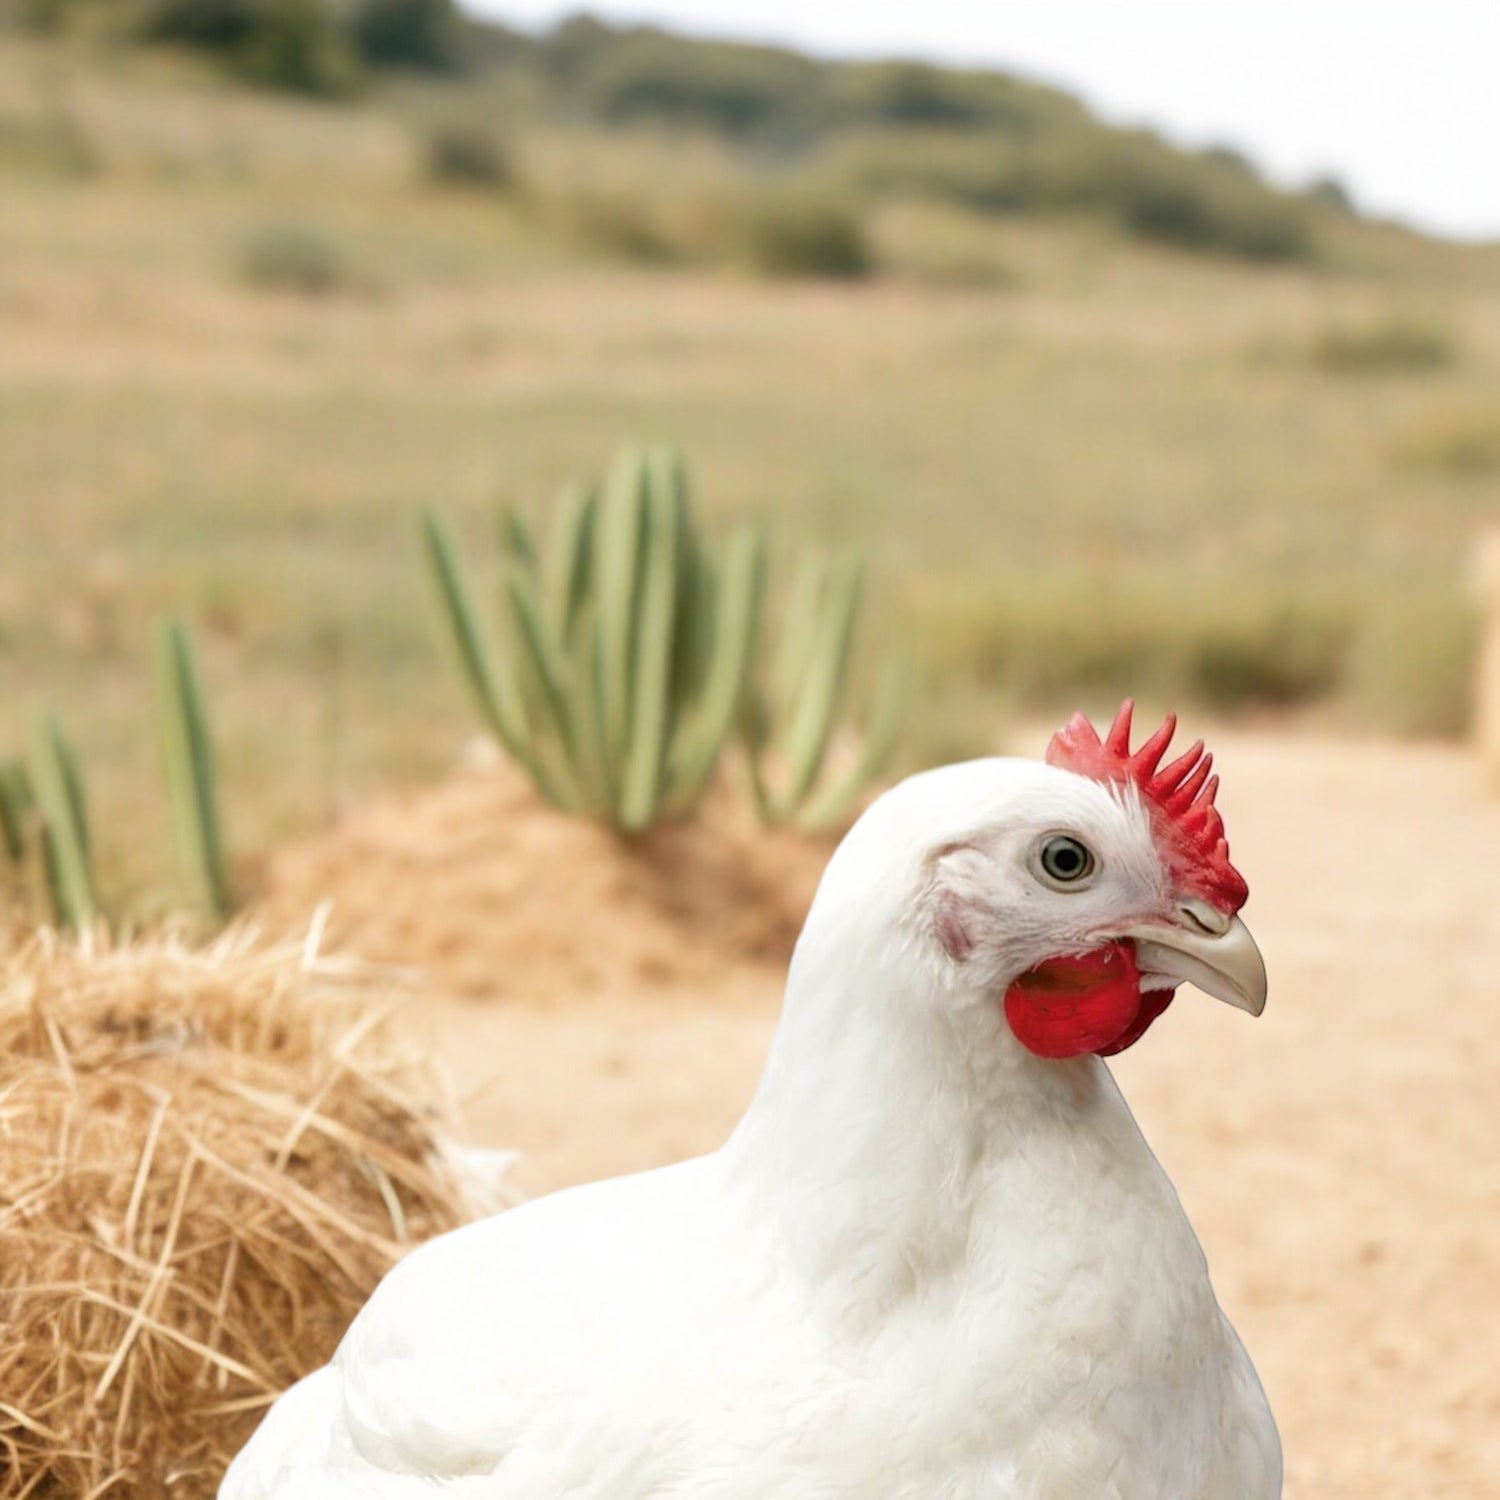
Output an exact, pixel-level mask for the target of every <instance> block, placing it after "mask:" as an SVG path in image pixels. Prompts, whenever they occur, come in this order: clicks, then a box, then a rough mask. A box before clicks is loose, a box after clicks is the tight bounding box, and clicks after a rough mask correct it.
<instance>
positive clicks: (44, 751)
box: [30, 712, 98, 932]
mask: <svg viewBox="0 0 1500 1500" xmlns="http://www.w3.org/2000/svg"><path fill="white" fill-rule="evenodd" d="M30 781H31V787H32V792H33V795H34V796H35V798H36V806H37V810H38V811H39V813H40V815H41V836H42V860H43V864H44V867H45V869H46V875H47V889H48V892H49V894H50V896H51V898H52V908H53V911H54V913H55V914H56V917H57V920H58V922H59V923H61V924H62V925H63V926H65V927H71V928H73V929H75V930H76V931H79V932H84V931H87V930H88V929H89V928H90V927H92V926H93V923H94V918H95V917H96V915H97V914H98V903H97V902H96V900H95V898H94V883H93V877H92V875H91V874H90V870H89V843H88V811H87V806H86V802H85V795H84V786H83V775H82V771H81V770H80V768H79V764H78V757H77V756H76V755H75V754H74V752H73V747H72V745H71V744H70V743H69V742H68V739H67V736H66V735H65V734H64V733H63V730H62V726H61V725H60V724H59V723H58V722H57V720H56V719H55V718H54V717H53V716H52V715H51V714H50V713H45V712H43V713H40V714H38V715H37V717H36V718H35V719H34V720H33V721H32V725H31V770H30Z"/></svg>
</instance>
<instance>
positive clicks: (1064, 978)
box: [1005, 943, 1172, 1058]
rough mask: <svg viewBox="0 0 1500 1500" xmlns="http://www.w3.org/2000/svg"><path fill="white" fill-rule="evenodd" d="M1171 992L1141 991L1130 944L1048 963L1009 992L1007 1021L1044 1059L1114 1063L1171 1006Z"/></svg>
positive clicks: (1007, 996) (1023, 1040)
mask: <svg viewBox="0 0 1500 1500" xmlns="http://www.w3.org/2000/svg"><path fill="white" fill-rule="evenodd" d="M1171 999H1172V991H1171V990H1149V991H1146V992H1144V993H1143V992H1142V990H1141V971H1140V969H1139V968H1138V967H1137V965H1136V961H1135V948H1134V946H1133V945H1132V944H1130V943H1110V944H1108V945H1107V946H1105V947H1102V948H1095V949H1093V950H1091V951H1090V952H1088V953H1082V954H1078V955H1076V956H1074V957H1068V958H1052V959H1048V960H1047V962H1046V963H1044V964H1038V965H1037V967H1036V968H1034V969H1032V970H1031V971H1030V972H1029V973H1026V974H1023V975H1021V977H1020V978H1019V979H1017V980H1016V981H1015V983H1014V984H1012V985H1011V987H1010V988H1009V989H1008V990H1007V991H1006V992H1005V1019H1006V1020H1007V1021H1008V1022H1009V1023H1010V1029H1011V1030H1012V1031H1013V1032H1014V1033H1015V1035H1016V1039H1017V1040H1018V1041H1019V1042H1020V1043H1021V1045H1022V1046H1023V1047H1025V1048H1027V1050H1028V1051H1031V1052H1034V1053H1036V1055H1037V1056H1038V1057H1050V1058H1065V1057H1081V1056H1082V1055H1083V1054H1084V1053H1085V1052H1097V1053H1099V1054H1100V1055H1101V1056H1105V1057H1109V1056H1112V1055H1113V1054H1114V1053H1116V1052H1123V1051H1124V1050H1125V1048H1126V1047H1129V1046H1130V1045H1131V1044H1132V1043H1134V1042H1137V1041H1139V1040H1140V1038H1141V1037H1142V1036H1143V1035H1144V1033H1145V1031H1146V1028H1147V1027H1148V1026H1150V1024H1151V1023H1152V1022H1153V1021H1154V1020H1155V1019H1156V1018H1157V1017H1158V1016H1159V1015H1160V1014H1161V1013H1162V1011H1164V1010H1165V1009H1166V1008H1167V1005H1168V1004H1169V1003H1170V1002H1171Z"/></svg>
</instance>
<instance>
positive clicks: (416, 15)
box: [353, 0, 463, 73]
mask: <svg viewBox="0 0 1500 1500" xmlns="http://www.w3.org/2000/svg"><path fill="white" fill-rule="evenodd" d="M462 24H463V23H462V21H461V19H460V17H459V14H458V11H457V10H456V9H455V8H454V5H453V0H361V3H360V4H359V6H358V8H357V9H356V11H355V13H354V21H353V38H354V42H355V45H356V46H357V47H358V49H359V52H360V55H361V56H362V57H363V58H364V59H365V60H366V61H367V62H370V63H374V64H375V65H376V66H377V67H386V68H412V69H417V70H420V71H425V72H433V73H449V72H452V71H454V69H456V68H457V66H458V63H459V58H460V56H461V53H462V45H463V39H462V36H461V30H462Z"/></svg>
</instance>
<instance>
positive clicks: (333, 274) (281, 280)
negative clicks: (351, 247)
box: [240, 223, 352, 297]
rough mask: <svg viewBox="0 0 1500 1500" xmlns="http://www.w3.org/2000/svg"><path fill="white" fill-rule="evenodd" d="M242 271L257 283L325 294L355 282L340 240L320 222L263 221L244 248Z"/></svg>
mask: <svg viewBox="0 0 1500 1500" xmlns="http://www.w3.org/2000/svg"><path fill="white" fill-rule="evenodd" d="M240 273H241V275H242V276H243V277H244V279H245V280H246V281H247V282H248V283H249V284H250V285H251V286H254V287H259V288H262V289H264V290H267V291H277V292H298V293H301V294H302V295H303V296H305V297H325V296H328V295H330V294H332V293H334V292H337V291H339V290H341V289H344V288H347V287H348V286H349V285H350V284H351V282H352V273H351V271H350V267H349V264H348V259H347V256H346V255H345V253H344V250H343V247H342V246H341V245H340V243H339V241H338V240H337V239H335V238H334V237H333V235H331V234H330V233H329V232H328V231H327V230H326V229H323V228H321V227H320V226H318V225H316V224H304V223H275V224H263V225H261V226H260V227H259V228H257V229H255V230H254V231H252V232H251V234H250V235H249V236H248V237H247V238H246V239H245V241H244V243H243V245H242V246H241V249H240Z"/></svg>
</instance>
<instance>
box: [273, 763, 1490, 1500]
mask: <svg viewBox="0 0 1500 1500" xmlns="http://www.w3.org/2000/svg"><path fill="white" fill-rule="evenodd" d="M1038 743H1040V741H1039V740H1038ZM1028 745H1029V742H1028ZM1030 748H1034V747H1030ZM1213 748H1214V750H1215V752H1216V755H1217V757H1218V762H1219V766H1220V768H1221V770H1222V771H1223V776H1224V785H1223V790H1222V792H1221V794H1220V807H1221V809H1222V811H1223V813H1224V817H1225V823H1226V826H1227V828H1228V830H1229V834H1230V838H1231V842H1232V844H1233V848H1234V855H1235V861H1236V863H1237V864H1238V865H1239V866H1240V868H1241V869H1242V870H1243V871H1244V872H1245V873H1246V875H1247V877H1248V878H1249V880H1250V884H1251V888H1252V895H1251V901H1250V905H1249V907H1248V908H1247V909H1246V913H1245V915H1246V917H1247V920H1248V921H1249V923H1250V925H1251V927H1252V929H1253V930H1254V932H1255V934H1256V936H1257V938H1258V940H1259V942H1260V944H1261V947H1262V949H1263V951H1264V952H1265V954H1266V958H1267V963H1268V966H1269V969H1270V974H1271V1000H1270V1004H1269V1006H1268V1009H1267V1011H1266V1014H1265V1016H1264V1017H1263V1018H1262V1019H1261V1020H1260V1021H1258V1022H1256V1021H1252V1020H1250V1019H1249V1018H1248V1017H1246V1016H1244V1015H1243V1014H1241V1013H1239V1012H1237V1011H1234V1010H1232V1009H1230V1008H1228V1007H1226V1006H1221V1005H1217V1004H1215V1003H1213V1002H1212V1001H1210V1000H1207V999H1204V998H1202V997H1201V996H1199V995H1197V994H1196V993H1195V992H1192V991H1184V992H1183V993H1182V994H1181V995H1180V997H1179V999H1178V1001H1177V1003H1176V1004H1175V1005H1174V1006H1173V1008H1172V1010H1171V1011H1170V1012H1169V1013H1168V1015H1167V1016H1166V1017H1165V1018H1164V1020H1163V1021H1162V1022H1160V1023H1158V1025H1157V1026H1156V1027H1155V1028H1154V1029H1153V1030H1152V1032H1151V1034H1150V1035H1149V1036H1148V1037H1147V1038H1146V1040H1145V1041H1144V1042H1143V1043H1142V1045H1140V1046H1139V1047H1137V1048H1136V1049H1134V1050H1133V1051H1132V1052H1130V1053H1129V1054H1127V1055H1125V1056H1123V1057H1121V1058H1119V1059H1116V1060H1115V1062H1114V1064H1113V1066H1114V1068H1115V1071H1116V1075H1117V1077H1118V1078H1119V1079H1120V1082H1121V1084H1122V1086H1123V1088H1124V1090H1125V1093H1126V1095H1127V1097H1128V1098H1129V1100H1130V1102H1131V1104H1132V1106H1133V1108H1134V1109H1135V1111H1136V1114H1137V1117H1138V1118H1139V1120H1140V1122H1141V1124H1142V1126H1143V1128H1144V1129H1145V1132H1146V1135H1147V1137H1148V1138H1149V1140H1150V1141H1151V1142H1152V1144H1153V1146H1154V1147H1155V1149H1156V1151H1157V1153H1158V1155H1159V1156H1160V1157H1161V1160H1162V1162H1163V1163H1164V1165H1165V1166H1166V1168H1167V1171H1168V1172H1169V1173H1170V1175H1171V1177H1172V1179H1173V1181H1174V1182H1175V1183H1176V1185H1177V1189H1178V1191H1179V1193H1180V1194H1181V1196H1182V1199H1183V1202H1184V1204H1185V1205H1186V1207H1187V1210H1188V1213H1189V1215H1190V1217H1191V1218H1192V1220H1193V1223H1194V1224H1195V1226H1196V1227H1197V1229H1198V1232H1199V1235H1200V1237H1201V1238H1202V1241H1203V1244H1204V1247H1205V1249H1206V1250H1207V1253H1208V1257H1209V1261H1210V1263H1211V1265H1212V1268H1213V1273H1214V1279H1215V1283H1216V1286H1217V1288H1218V1291H1219V1295H1220V1299H1221V1301H1222V1302H1223V1303H1224V1305H1225V1307H1226V1309H1227V1311H1228V1312H1229V1314H1230V1316H1231V1317H1232V1318H1233V1320H1234V1321H1235V1323H1236V1324H1237V1326H1238V1327H1239V1329H1240V1331H1241V1333H1242V1335H1243V1337H1244V1339H1245V1342H1246V1343H1247V1345H1248V1346H1249V1348H1250V1350H1251V1353H1252V1355H1253V1356H1254V1358H1255V1360H1256V1363H1257V1365H1258V1367H1259V1369H1260V1372H1261V1375H1262V1378H1263V1379H1264V1381H1265V1384H1266V1387H1267V1390H1268V1392H1269V1394H1270V1397H1271V1401H1272V1404H1273V1406H1274V1407H1275V1410H1276V1413H1277V1416H1278V1419H1279V1421H1280V1423H1281V1428H1282V1433H1283V1438H1284V1441H1285V1445H1286V1452H1287V1476H1288V1477H1287V1487H1286V1494H1287V1497H1288V1500H1356V1497H1357V1500H1418V1497H1441V1500H1480V1497H1486V1500H1493V1497H1496V1496H1500V1149H1497V1139H1500V1024H1497V1023H1500V803H1497V802H1495V801H1486V800H1485V799H1484V798H1483V797H1482V796H1481V794H1480V790H1479V783H1480V778H1479V776H1478V773H1477V771H1476V769H1475V767H1474V766H1473V765H1472V763H1471V762H1470V761H1469V760H1468V759H1466V758H1465V757H1464V756H1462V755H1461V754H1459V753H1458V752H1456V751H1453V750H1448V749H1440V748H1413V747H1393V746H1387V745H1380V744H1366V743H1357V742H1350V743H1343V742H1337V741H1330V740H1312V739H1306V738H1288V737H1274V736H1269V735H1267V736H1258V735H1249V734H1238V735H1225V734H1219V735H1215V736H1214V737H1213ZM401 827H402V825H401V821H400V819H399V818H395V819H394V820H392V821H391V822H390V823H389V825H388V826H387V827H386V828H385V830H384V832H383V833H381V832H380V831H378V830H377V831H376V832H375V833H373V834H367V836H368V837H369V838H370V840H371V842H370V843H369V846H368V847H367V848H366V849H365V850H364V857H363V864H364V865H365V867H366V868H374V867H376V866H378V865H379V864H380V861H381V854H382V850H384V853H385V854H386V855H389V853H390V851H391V849H392V847H393V843H399V841H400V839H401V837H402V834H401ZM503 830H504V825H503V824H501V825H500V831H499V832H498V833H496V834H495V835H493V836H494V837H503V836H504V832H503ZM382 841H383V842H382ZM346 853H347V850H346ZM820 859H821V854H820V855H819V860H820ZM311 873H312V874H313V875H314V876H315V875H316V874H317V869H316V867H314V868H313V869H312V872H311ZM323 873H325V874H326V873H327V871H326V870H325V871H324V872H323ZM814 873H815V872H814ZM308 874H309V871H308V870H307V869H304V870H303V871H302V872H301V876H302V878H304V879H305V878H307V876H308ZM813 878H814V875H811V874H809V870H808V865H807V861H806V860H805V859H801V858H799V859H795V860H793V861H792V862H791V863H790V865H789V866H788V874H787V882H786V891H785V892H784V893H783V894H784V896H785V898H786V899H788V900H792V901H793V902H794V903H801V902H804V901H805V899H806V897H807V894H808V893H809V892H810V889H811V881H812V879H813ZM289 883H290V885H292V886H295V885H296V883H297V882H296V880H295V879H291V880H290V882H289ZM333 883H334V884H335V885H337V884H338V882H336V881H335V882H333ZM387 889H388V887H387ZM288 899H290V900H292V905H293V906H295V900H294V899H292V898H291V897H289V898H288ZM448 906H449V909H450V913H451V918H450V927H451V926H453V924H457V926H456V930H450V931H448V932H447V933H446V935H445V937H444V939H443V942H444V944H445V945H447V946H448V947H450V948H451V947H455V946H456V947H457V949H459V950H460V951H462V950H464V949H465V947H466V946H468V947H469V948H471V949H482V948H483V944H484V939H483V937H482V933H483V932H484V930H485V928H484V925H483V924H484V921H485V916H484V911H483V909H478V910H476V909H472V908H464V907H463V906H462V903H458V904H457V905H455V904H454V903H453V902H452V901H450V902H449V903H448ZM368 915H369V913H368V912H367V916H368ZM550 920H551V922H552V925H553V926H555V925H556V918H555V917H554V918H552V919H550ZM640 920H643V919H641V918H640V917H639V914H637V921H640ZM465 922H472V923H474V924H475V926H474V929H473V930H474V931H475V933H476V934H479V935H476V936H475V937H474V939H473V942H472V943H471V944H469V945H465V943H464V942H463V940H462V938H463V934H462V927H463V924H464V923H465ZM567 925H568V930H569V931H571V933H572V934H573V940H574V941H575V942H576V943H577V944H579V945H581V946H586V947H589V948H590V949H591V950H593V951H596V952H604V953H607V952H608V951H609V947H610V944H611V942H612V941H615V940H619V941H624V940H625V935H623V934H621V933H619V932H618V931H617V930H616V929H615V928H613V927H612V926H611V924H610V923H609V922H608V921H604V920H602V919H601V922H600V924H599V925H597V926H596V924H595V923H594V922H592V921H590V920H589V919H588V918H587V917H586V916H581V915H579V914H578V913H577V912H576V911H574V912H572V913H571V914H570V916H569V917H568V924H567ZM376 930H377V928H376V927H373V926H372V925H371V923H370V922H369V921H366V923H365V924H364V925H363V927H362V928H361V929H360V932H361V935H362V936H363V937H364V938H366V939H369V938H370V937H371V936H372V933H373V932H374V931H376ZM554 938H555V934H554V935H553V937H549V938H548V941H549V942H551V941H553V940H554ZM377 946H378V945H377ZM649 946H650V945H649V944H648V947H649ZM658 946H659V944H658ZM653 951H654V950H653ZM383 956H386V957H392V958H394V957H398V956H399V954H398V953H396V952H394V951H392V952H388V953H386V954H385V955H383ZM658 959H659V955H658ZM429 962H430V963H431V967H432V968H433V969H435V970H436V973H435V976H434V977H436V978H438V979H441V977H442V970H443V968H444V964H443V961H442V959H441V956H438V959H437V961H436V962H435V963H432V962H431V959H430V957H429ZM455 962H456V964H457V967H456V968H455V970H454V974H455V976H456V978H455V980H454V982H453V983H452V985H451V988H453V989H454V990H462V991H464V992H465V996H466V998H465V997H459V996H457V995H455V997H454V998H451V999H447V1000H433V999H431V998H430V991H424V1000H423V1002H422V1004H421V1006H420V1007H414V1008H413V1015H414V1024H421V1025H423V1026H424V1027H426V1028H428V1029H430V1031H431V1033H432V1035H433V1036H434V1037H435V1039H436V1044H437V1047H438V1049H439V1051H440V1053H441V1055H442V1057H443V1058H444V1059H445V1060H446V1064H447V1066H448V1068H449V1070H450V1071H451V1073H452V1075H453V1076H454V1078H455V1080H456V1083H457V1085H458V1087H459V1088H460V1089H461V1090H463V1091H464V1093H465V1095H466V1096H467V1097H468V1099H469V1104H468V1106H467V1115H468V1121H469V1124H470V1127H471V1128H472V1130H473V1132H474V1137H475V1139H476V1141H479V1142H482V1143H485V1144H493V1145H504V1146H514V1147H518V1148H520V1149H521V1150H522V1151H523V1152H524V1153H525V1160H524V1164H523V1166H522V1167H521V1169H520V1179H521V1183H522V1185H523V1186H524V1187H526V1188H528V1189H530V1190H533V1191H539V1190H545V1189H548V1188H552V1187H556V1186H561V1185H564V1184H568V1183H573V1182H579V1181H584V1180H587V1179H590V1178H594V1177H598V1176H604V1175H608V1174H613V1173H618V1172H624V1171H630V1170H634V1169H638V1168H644V1167H649V1166H654V1165H657V1164H659V1163H663V1162H667V1161H672V1160H675V1159H678V1158H680V1157H683V1156H686V1155H690V1154H694V1153H698V1152H702V1151H706V1150H711V1149H713V1148H714V1147H715V1146H717V1145H718V1144H719V1143H720V1142H721V1141H722V1140H723V1138H724V1136H725V1134H726V1133H727V1132H728V1130H729V1129H730V1128H731V1127H732V1125H733V1123H734V1122H735V1120H736V1119H737V1117H738V1116H739V1114H740V1112H741V1111H742V1109H743V1108H744V1106H745V1104H746V1102H747V1100H748V1099H749V1097H750V1094H751V1091H752V1089H753V1087H754V1084H755V1081H756V1078H757V1075H758V1072H759V1069H760V1066H761V1063H762V1060H763V1058H764V1055H765V1050H766V1047H767V1043H768V1041H769V1039H770V1036H771V1032H772V1030H773V1028H774V1026H775V1022H776V1015H777V1008H778V1004H779V998H780V995H779V983H780V976H779V955H770V954H768V953H766V952H765V951H764V944H762V946H761V948H758V949H756V950H755V951H753V952H750V953H748V954H746V955H743V956H742V957H741V958H740V959H739V960H737V961H736V962H735V963H734V964H733V965H731V966H729V967H727V968H725V969H724V970H722V971H721V972H718V973H712V972H708V971H705V969H704V967H703V964H702V963H701V962H699V961H698V959H697V958H695V959H694V961H693V963H692V964H690V965H689V966H688V969H687V970H686V971H685V972H682V973H672V972H670V966H668V968H666V969H663V968H662V967H661V965H660V963H659V961H657V960H653V967H654V970H655V975H654V977H655V979H656V981H657V982H651V981H652V978H653V975H652V974H651V973H647V974H645V975H643V974H642V973H641V972H640V971H639V969H638V968H633V967H632V966H630V965H629V964H624V965H622V966H621V968H620V970H619V971H618V972H613V971H611V969H610V967H609V965H608V964H607V963H606V964H605V965H604V966H603V968H602V969H600V968H597V967H596V968H595V969H594V971H593V977H592V982H591V985H590V986H588V987H586V988H585V989H583V990H580V991H579V992H577V993H571V994H564V993H559V992H557V991H556V990H555V989H554V990H553V991H551V992H549V993H547V994H543V995H532V996H531V997H529V998H527V999H524V1000H523V999H520V998H518V997H517V996H516V995H515V994H514V993H513V987H512V986H511V985H508V984H507V983H506V982H505V978H504V975H503V974H497V976H496V982H495V990H496V992H497V993H507V994H508V997H507V998H500V999H497V998H490V999H481V998H476V996H477V994H478V992H479V991H480V990H482V989H483V987H484V986H483V985H482V983H479V984H476V982H475V978H474V974H475V970H474V964H475V960H474V958H473V955H472V953H471V954H470V956H469V958H468V960H467V961H466V962H460V961H458V960H455ZM418 1009H420V1011H421V1017H420V1021H418V1019H417V1015H416V1012H417V1010H418Z"/></svg>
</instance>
